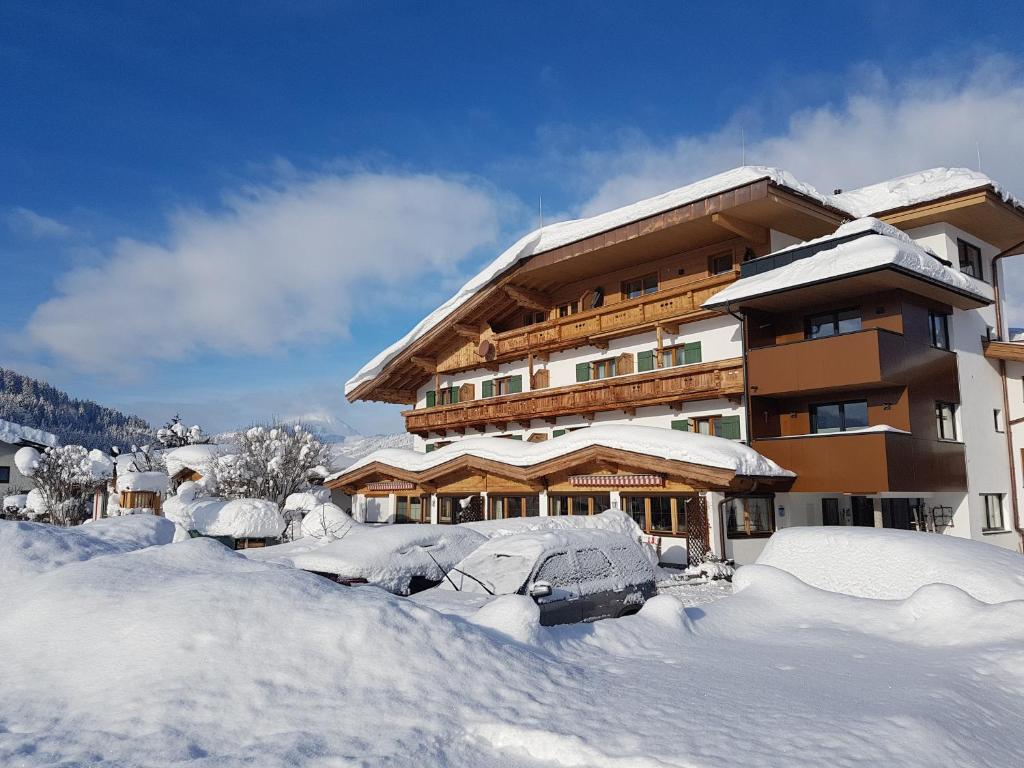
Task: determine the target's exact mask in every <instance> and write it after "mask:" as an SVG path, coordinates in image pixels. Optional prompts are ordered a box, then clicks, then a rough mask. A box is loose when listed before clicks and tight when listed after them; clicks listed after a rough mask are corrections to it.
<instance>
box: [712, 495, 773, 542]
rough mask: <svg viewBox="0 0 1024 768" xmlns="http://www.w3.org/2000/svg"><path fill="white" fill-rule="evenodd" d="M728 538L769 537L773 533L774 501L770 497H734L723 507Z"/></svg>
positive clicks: (727, 500)
mask: <svg viewBox="0 0 1024 768" xmlns="http://www.w3.org/2000/svg"><path fill="white" fill-rule="evenodd" d="M723 507H724V509H723V511H724V512H725V516H726V528H727V530H728V533H729V537H730V538H738V537H742V536H770V535H771V534H772V533H774V532H775V499H774V497H772V496H735V497H733V498H729V499H726V501H725V504H724V505H723Z"/></svg>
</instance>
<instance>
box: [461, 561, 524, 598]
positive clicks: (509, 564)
mask: <svg viewBox="0 0 1024 768" xmlns="http://www.w3.org/2000/svg"><path fill="white" fill-rule="evenodd" d="M534 562H535V561H534V559H533V558H530V557H525V556H523V555H518V554H507V553H504V552H484V553H479V554H478V553H474V554H472V555H470V556H469V557H467V558H466V559H465V560H463V561H462V562H461V563H459V564H458V565H457V566H456V567H455V568H453V569H452V570H451V571H449V572H448V579H450V581H449V580H448V579H446V580H445V581H444V582H443V583H442V584H441V586H442V587H443V588H444V589H457V590H459V591H460V592H476V593H481V594H495V595H514V594H515V593H516V592H518V591H519V588H520V587H522V586H523V584H525V583H526V579H527V577H529V575H530V570H531V569H532V568H533V564H534Z"/></svg>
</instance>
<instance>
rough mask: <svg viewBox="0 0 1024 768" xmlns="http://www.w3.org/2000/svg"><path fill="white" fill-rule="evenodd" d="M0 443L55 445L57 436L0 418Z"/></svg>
mask: <svg viewBox="0 0 1024 768" xmlns="http://www.w3.org/2000/svg"><path fill="white" fill-rule="evenodd" d="M0 443H9V444H10V445H20V444H22V443H32V444H33V445H43V446H53V445H57V436H56V435H54V434H51V433H49V432H45V431H43V430H41V429H36V428H35V427H23V426H22V425H21V424H15V423H14V422H13V421H6V420H4V419H0Z"/></svg>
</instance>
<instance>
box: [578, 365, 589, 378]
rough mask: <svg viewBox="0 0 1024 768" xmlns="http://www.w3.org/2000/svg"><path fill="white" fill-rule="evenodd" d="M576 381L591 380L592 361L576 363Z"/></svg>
mask: <svg viewBox="0 0 1024 768" xmlns="http://www.w3.org/2000/svg"><path fill="white" fill-rule="evenodd" d="M576 381H590V363H576Z"/></svg>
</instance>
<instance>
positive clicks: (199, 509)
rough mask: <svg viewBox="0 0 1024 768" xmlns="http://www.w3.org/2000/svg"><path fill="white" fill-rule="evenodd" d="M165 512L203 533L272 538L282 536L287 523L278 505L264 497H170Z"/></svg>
mask: <svg viewBox="0 0 1024 768" xmlns="http://www.w3.org/2000/svg"><path fill="white" fill-rule="evenodd" d="M163 513H164V515H165V516H166V517H167V518H168V519H169V520H172V521H174V522H175V523H177V524H178V525H180V526H181V527H182V528H184V529H185V530H187V531H196V532H197V533H199V534H202V535H203V536H230V537H232V538H235V539H264V538H270V539H273V538H276V537H278V536H280V535H281V532H282V531H283V530H284V526H285V522H284V518H283V517H282V516H281V513H280V512H279V511H278V509H277V505H276V504H275V503H274V502H272V501H267V500H265V499H231V500H230V501H227V500H225V499H212V498H200V499H196V500H195V501H183V500H181V499H178V498H176V497H171V498H169V499H168V500H167V501H166V502H164V506H163Z"/></svg>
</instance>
